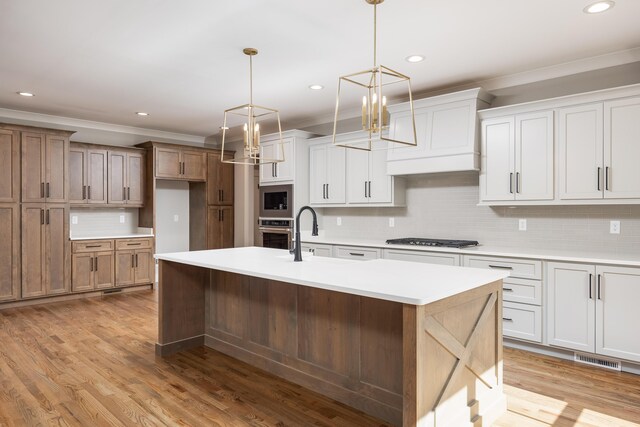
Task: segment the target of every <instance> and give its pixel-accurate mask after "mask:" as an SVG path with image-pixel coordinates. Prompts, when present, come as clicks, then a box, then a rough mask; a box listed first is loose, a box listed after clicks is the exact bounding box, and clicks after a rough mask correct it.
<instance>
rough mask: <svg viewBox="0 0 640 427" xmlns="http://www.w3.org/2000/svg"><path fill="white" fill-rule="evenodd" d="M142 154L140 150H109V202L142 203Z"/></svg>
mask: <svg viewBox="0 0 640 427" xmlns="http://www.w3.org/2000/svg"><path fill="white" fill-rule="evenodd" d="M144 168H145V165H144V154H143V153H142V152H128V151H109V153H108V167H107V169H108V197H107V201H108V203H109V204H116V205H131V206H142V205H143V203H144Z"/></svg>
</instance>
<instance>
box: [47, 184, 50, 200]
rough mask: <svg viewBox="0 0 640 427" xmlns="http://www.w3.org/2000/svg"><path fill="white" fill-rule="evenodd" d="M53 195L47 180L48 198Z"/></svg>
mask: <svg viewBox="0 0 640 427" xmlns="http://www.w3.org/2000/svg"><path fill="white" fill-rule="evenodd" d="M49 197H51V192H50V191H49V183H48V182H47V199H48V198H49Z"/></svg>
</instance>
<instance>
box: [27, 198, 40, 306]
mask: <svg viewBox="0 0 640 427" xmlns="http://www.w3.org/2000/svg"><path fill="white" fill-rule="evenodd" d="M44 245H45V243H44V204H29V205H26V204H25V205H22V297H23V298H30V297H38V296H43V295H45V294H46V288H45V274H44V268H45V262H44V260H45V257H44V252H45V251H44Z"/></svg>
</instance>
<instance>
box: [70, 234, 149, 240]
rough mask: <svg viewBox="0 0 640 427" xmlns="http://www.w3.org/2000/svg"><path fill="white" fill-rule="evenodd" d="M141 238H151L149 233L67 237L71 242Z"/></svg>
mask: <svg viewBox="0 0 640 427" xmlns="http://www.w3.org/2000/svg"><path fill="white" fill-rule="evenodd" d="M143 237H153V234H150V233H132V234H113V235H101V236H77V237H76V236H72V237H69V240H71V241H77V240H108V239H136V238H143Z"/></svg>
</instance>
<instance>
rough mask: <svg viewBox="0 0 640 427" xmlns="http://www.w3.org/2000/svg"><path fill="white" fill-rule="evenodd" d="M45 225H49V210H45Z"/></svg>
mask: <svg viewBox="0 0 640 427" xmlns="http://www.w3.org/2000/svg"><path fill="white" fill-rule="evenodd" d="M46 223H47V225H49V209H47V220H46Z"/></svg>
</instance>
